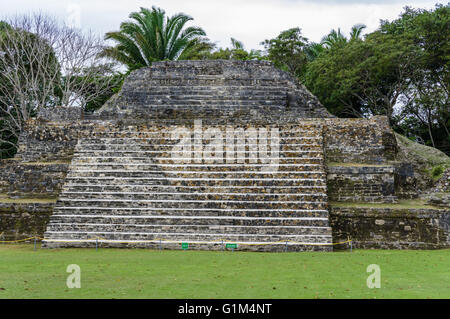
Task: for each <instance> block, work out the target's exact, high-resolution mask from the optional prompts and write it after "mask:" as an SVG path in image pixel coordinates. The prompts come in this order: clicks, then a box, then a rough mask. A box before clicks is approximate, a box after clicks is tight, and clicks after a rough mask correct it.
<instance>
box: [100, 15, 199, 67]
mask: <svg viewBox="0 0 450 319" xmlns="http://www.w3.org/2000/svg"><path fill="white" fill-rule="evenodd" d="M129 18H130V19H132V20H133V21H127V22H123V23H122V24H121V25H120V31H115V32H108V33H107V34H106V36H105V40H113V41H115V42H116V43H117V44H116V45H115V46H112V47H107V48H105V49H104V50H103V52H102V53H101V57H109V58H112V59H114V60H116V61H118V62H120V63H123V64H125V65H126V66H127V67H128V69H129V70H134V69H138V68H141V67H144V66H150V65H151V64H152V62H154V61H163V60H182V59H189V57H190V55H192V54H194V53H195V50H193V49H194V48H195V47H196V46H202V45H204V42H203V41H202V40H201V39H202V38H201V37H202V36H204V35H206V34H205V32H204V31H203V30H202V29H201V28H199V27H187V28H185V25H186V23H187V22H189V21H191V20H193V18H192V17H190V16H188V15H185V14H182V13H179V14H175V15H174V16H172V17H170V18H169V17H166V16H165V11H164V10H162V9H160V8H156V7H152V9H151V10H150V9H146V8H141V11H140V12H132V13H131V14H130V15H129Z"/></svg>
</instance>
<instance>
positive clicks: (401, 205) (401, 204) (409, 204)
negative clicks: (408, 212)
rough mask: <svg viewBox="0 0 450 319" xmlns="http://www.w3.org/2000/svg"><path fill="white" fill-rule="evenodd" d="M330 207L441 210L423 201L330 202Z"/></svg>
mask: <svg viewBox="0 0 450 319" xmlns="http://www.w3.org/2000/svg"><path fill="white" fill-rule="evenodd" d="M329 204H330V206H332V207H333V206H335V207H350V208H353V207H355V208H356V207H360V208H390V209H411V208H412V209H427V208H429V209H443V208H439V207H436V206H433V205H428V204H427V202H426V201H425V200H420V199H404V200H399V201H398V203H395V204H393V203H363V202H330V203H329Z"/></svg>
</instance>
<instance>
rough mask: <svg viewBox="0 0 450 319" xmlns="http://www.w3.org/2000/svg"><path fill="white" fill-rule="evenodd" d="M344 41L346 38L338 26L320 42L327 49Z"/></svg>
mask: <svg viewBox="0 0 450 319" xmlns="http://www.w3.org/2000/svg"><path fill="white" fill-rule="evenodd" d="M346 42H347V38H346V37H345V36H344V35H343V34H342V33H341V28H338V29H337V31H336V30H334V29H333V30H331V32H330V33H329V34H328V35H327V36H325V37H323V38H322V42H321V44H322V45H323V46H324V47H325V48H327V49H329V48H332V47H333V46H335V45H337V44H339V43H346Z"/></svg>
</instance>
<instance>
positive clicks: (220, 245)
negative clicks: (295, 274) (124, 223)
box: [42, 239, 333, 252]
mask: <svg viewBox="0 0 450 319" xmlns="http://www.w3.org/2000/svg"><path fill="white" fill-rule="evenodd" d="M182 243H185V241H182V240H181V241H176V240H164V241H160V240H158V239H156V240H150V241H144V242H142V241H130V240H128V241H123V240H111V239H109V240H98V241H96V240H95V239H90V240H83V241H80V240H79V239H75V240H70V239H65V240H64V239H63V240H57V239H56V240H55V239H47V240H44V241H42V247H43V248H66V247H77V248H95V247H97V246H99V247H101V248H108V247H110V248H146V249H154V250H157V249H168V250H181V249H182ZM227 243H228V242H226V241H222V242H221V241H220V240H219V241H217V240H216V241H214V240H213V241H196V242H192V241H191V242H189V250H217V251H222V250H232V249H231V248H227V247H226V244H227ZM230 243H236V244H237V245H238V248H237V249H235V250H238V251H252V252H281V251H282V252H300V251H321V252H324V251H328V252H330V251H332V250H333V248H332V245H331V240H330V241H329V242H324V243H304V244H300V243H294V242H289V241H286V242H275V243H267V242H257V241H253V242H248V241H246V242H237V241H233V242H230Z"/></svg>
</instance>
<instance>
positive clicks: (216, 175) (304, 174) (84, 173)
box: [67, 169, 326, 185]
mask: <svg viewBox="0 0 450 319" xmlns="http://www.w3.org/2000/svg"><path fill="white" fill-rule="evenodd" d="M85 177H104V178H107V177H116V178H141V179H149V178H155V179H156V178H170V177H172V178H182V179H188V180H194V179H199V178H201V179H229V178H234V179H248V180H259V179H269V180H270V179H284V178H287V179H299V180H302V179H325V178H326V173H324V172H323V171H321V170H317V169H315V170H310V171H297V172H294V171H276V172H260V171H253V172H251V171H233V172H218V171H216V172H214V171H212V172H207V171H184V172H183V171H157V170H155V171H127V170H122V171H119V170H110V171H107V170H99V171H89V170H71V171H70V172H69V173H68V174H67V178H85ZM150 185H151V184H150Z"/></svg>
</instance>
